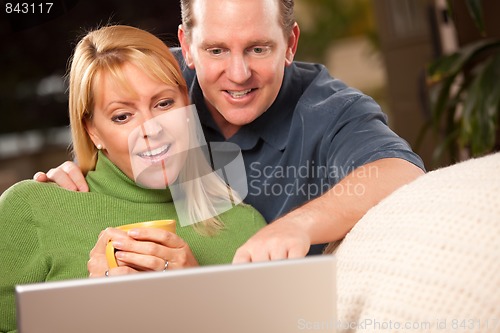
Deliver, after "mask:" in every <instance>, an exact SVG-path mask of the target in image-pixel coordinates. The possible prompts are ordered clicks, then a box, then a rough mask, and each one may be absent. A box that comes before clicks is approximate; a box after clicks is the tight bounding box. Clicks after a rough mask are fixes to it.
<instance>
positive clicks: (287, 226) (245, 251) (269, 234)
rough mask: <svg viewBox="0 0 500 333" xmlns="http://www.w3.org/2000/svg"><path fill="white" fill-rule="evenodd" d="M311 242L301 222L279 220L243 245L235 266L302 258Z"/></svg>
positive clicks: (237, 254) (235, 258)
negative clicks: (246, 263)
mask: <svg viewBox="0 0 500 333" xmlns="http://www.w3.org/2000/svg"><path fill="white" fill-rule="evenodd" d="M310 246H311V241H310V239H309V237H308V235H307V233H306V230H304V229H303V226H301V225H300V221H293V220H288V219H279V220H276V221H275V222H273V223H271V224H269V225H267V226H265V227H264V228H262V229H261V230H259V232H257V233H256V234H255V235H254V236H253V237H252V238H250V239H249V240H248V241H247V242H246V243H245V244H243V245H242V246H241V247H240V248H239V249H238V250H237V251H236V254H235V256H234V258H233V264H236V263H243V262H256V261H268V260H280V259H291V258H302V257H304V256H305V255H306V254H307V252H308V251H309V247H310Z"/></svg>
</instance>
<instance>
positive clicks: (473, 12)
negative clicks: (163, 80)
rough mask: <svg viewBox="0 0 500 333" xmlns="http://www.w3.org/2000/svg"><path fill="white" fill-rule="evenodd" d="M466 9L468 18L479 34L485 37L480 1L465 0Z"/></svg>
mask: <svg viewBox="0 0 500 333" xmlns="http://www.w3.org/2000/svg"><path fill="white" fill-rule="evenodd" d="M490 1H491V0H490ZM465 3H466V4H467V8H468V9H469V13H470V16H471V17H472V19H473V20H474V24H475V25H476V27H477V29H478V30H479V32H480V33H481V35H483V36H485V35H486V29H485V28H484V17H483V7H482V3H481V0H466V1H465Z"/></svg>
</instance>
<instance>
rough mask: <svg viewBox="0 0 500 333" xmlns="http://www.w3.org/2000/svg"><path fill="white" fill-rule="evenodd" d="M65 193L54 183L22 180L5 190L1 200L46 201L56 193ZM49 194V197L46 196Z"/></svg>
mask: <svg viewBox="0 0 500 333" xmlns="http://www.w3.org/2000/svg"><path fill="white" fill-rule="evenodd" d="M62 191H67V190H64V189H62V188H61V187H59V186H58V185H57V184H55V183H41V182H37V181H34V180H31V179H27V180H22V181H20V182H18V183H15V184H14V185H12V186H11V187H9V188H8V189H7V190H5V191H4V192H3V193H2V195H1V198H2V199H5V198H24V199H26V200H29V199H30V198H36V199H38V200H40V199H44V198H45V199H47V198H48V197H50V196H53V195H54V194H55V193H57V192H62ZM48 194H50V196H47V195H48Z"/></svg>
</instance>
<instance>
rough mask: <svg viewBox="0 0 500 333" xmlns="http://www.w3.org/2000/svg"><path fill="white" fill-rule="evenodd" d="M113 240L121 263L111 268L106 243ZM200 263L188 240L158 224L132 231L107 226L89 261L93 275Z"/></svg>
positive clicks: (155, 269)
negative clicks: (163, 228)
mask: <svg viewBox="0 0 500 333" xmlns="http://www.w3.org/2000/svg"><path fill="white" fill-rule="evenodd" d="M109 240H111V241H112V244H113V247H114V248H115V249H116V250H117V252H116V253H115V257H116V259H117V263H118V267H116V268H112V269H109V267H108V264H107V261H106V245H107V243H108V241H109ZM195 266H198V262H197V261H196V259H195V257H194V255H193V253H192V251H191V249H190V248H189V246H188V244H187V243H186V242H185V241H184V240H183V239H182V238H180V237H179V236H177V235H176V234H174V233H171V232H168V231H165V230H162V229H158V228H138V229H132V230H130V231H129V232H128V233H127V232H124V231H122V230H119V229H114V228H107V229H106V230H104V231H103V232H102V233H101V235H100V236H99V240H98V241H97V244H96V245H95V247H94V248H93V249H92V251H91V252H90V260H89V262H88V264H87V267H88V270H89V273H90V276H91V277H94V276H103V275H104V274H105V272H106V270H109V271H108V275H123V274H131V273H136V272H139V271H162V270H170V269H178V268H186V267H195Z"/></svg>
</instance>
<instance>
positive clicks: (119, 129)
mask: <svg viewBox="0 0 500 333" xmlns="http://www.w3.org/2000/svg"><path fill="white" fill-rule="evenodd" d="M121 69H122V74H123V76H124V78H125V79H126V81H127V84H128V85H129V87H130V88H131V89H126V88H125V87H124V86H123V85H120V84H119V83H118V82H116V81H115V79H114V78H113V77H112V76H111V75H110V74H109V73H107V72H104V73H102V74H101V75H100V76H98V79H97V80H96V84H94V87H93V89H94V92H95V94H94V95H95V105H94V114H93V118H92V119H91V120H89V121H87V123H86V128H87V131H88V133H89V135H90V137H91V138H92V141H93V142H94V144H95V145H96V146H97V145H102V147H103V148H102V150H103V153H104V154H105V155H106V156H107V157H108V158H109V159H110V160H111V162H113V163H114V164H115V165H116V166H117V167H118V168H120V169H121V170H122V171H123V173H125V174H126V175H127V176H128V177H130V178H131V179H134V180H136V182H138V183H139V184H140V185H142V186H144V187H148V188H165V186H166V185H169V184H171V183H172V182H174V181H175V180H176V179H177V176H178V175H179V172H180V170H181V168H182V167H183V165H184V163H185V159H186V154H187V150H188V148H189V135H188V122H189V120H188V117H187V114H186V111H185V108H183V107H185V106H186V100H187V99H186V96H185V95H184V94H183V93H182V92H181V91H180V89H179V88H178V87H176V86H171V85H168V84H166V83H163V82H161V81H157V80H154V79H152V78H150V77H149V76H148V75H146V74H144V73H143V71H141V70H140V69H139V68H138V67H136V66H135V65H133V64H131V63H125V64H124V65H123V66H122V67H121Z"/></svg>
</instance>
